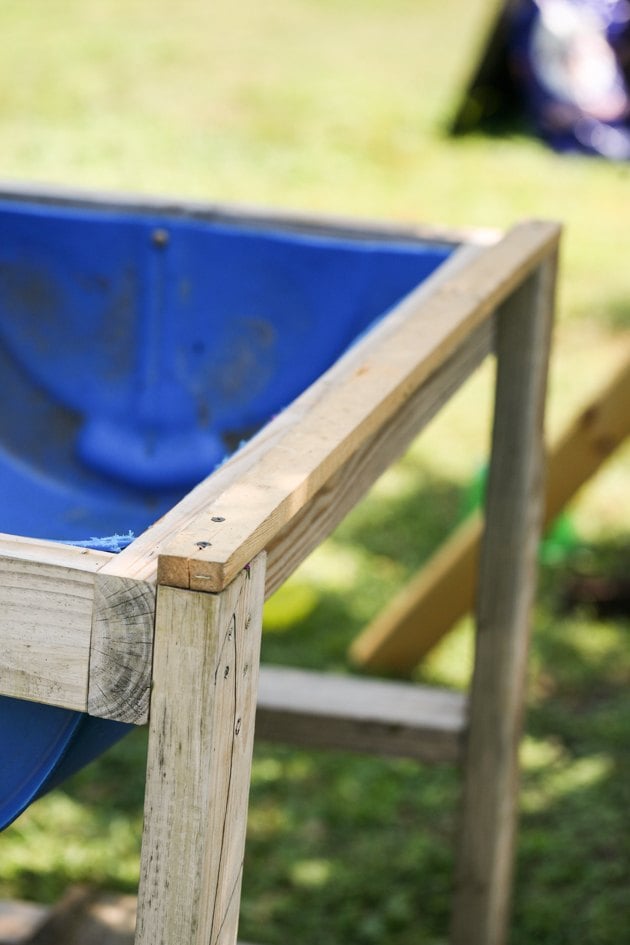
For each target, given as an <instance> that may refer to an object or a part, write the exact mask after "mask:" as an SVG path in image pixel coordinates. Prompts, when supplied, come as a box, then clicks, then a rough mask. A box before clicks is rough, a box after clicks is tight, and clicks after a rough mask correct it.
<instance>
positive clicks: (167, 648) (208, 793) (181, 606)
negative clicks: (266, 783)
mask: <svg viewBox="0 0 630 945" xmlns="http://www.w3.org/2000/svg"><path fill="white" fill-rule="evenodd" d="M264 571H265V562H264V554H263V555H261V556H260V557H258V558H257V559H256V560H255V561H253V562H252V564H251V565H250V566H249V567H248V568H247V569H246V570H245V571H243V572H242V573H241V574H240V575H239V576H238V578H237V579H236V580H235V581H234V582H233V584H232V585H230V587H228V588H227V589H226V590H225V591H224V592H223V593H221V594H219V595H210V594H202V593H196V592H193V591H183V590H181V589H178V588H169V587H160V588H159V590H158V599H157V613H156V639H155V657H154V676H153V678H154V686H153V690H152V697H151V718H150V729H149V731H150V735H149V757H148V765H147V786H146V794H145V826H144V834H143V842H142V863H141V880H140V892H139V913H138V926H137V931H136V940H135V941H136V945H182V943H184V942H185V943H186V945H233V943H234V942H235V941H236V929H237V923H238V911H239V901H240V885H241V875H242V864H243V849H244V843H245V826H246V821H247V800H248V793H249V779H250V769H251V755H252V747H253V736H254V718H255V708H256V688H257V680H258V663H259V650H260V633H261V625H262V605H263V593H264V580H265V578H264Z"/></svg>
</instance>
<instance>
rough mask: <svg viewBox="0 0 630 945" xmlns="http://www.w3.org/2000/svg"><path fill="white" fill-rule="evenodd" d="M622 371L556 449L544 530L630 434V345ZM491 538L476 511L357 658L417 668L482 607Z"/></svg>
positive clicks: (370, 664) (362, 638) (370, 633)
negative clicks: (483, 554)
mask: <svg viewBox="0 0 630 945" xmlns="http://www.w3.org/2000/svg"><path fill="white" fill-rule="evenodd" d="M626 350H627V354H626V355H625V357H623V358H622V363H621V366H620V368H619V369H618V370H617V371H616V373H615V374H614V376H613V378H612V379H611V380H610V381H609V382H608V384H607V385H606V386H605V388H604V389H603V390H601V391H600V392H599V393H598V394H597V395H596V396H595V397H594V398H593V399H592V400H591V401H590V402H589V403H588V404H587V405H585V406H584V407H583V408H582V409H581V410H580V412H579V413H578V415H577V416H576V417H575V418H574V419H573V420H572V421H571V422H570V424H569V425H568V426H567V427H566V429H565V430H564V431H563V433H562V434H561V435H560V436H559V437H557V438H556V440H555V442H554V443H552V445H551V447H550V448H549V456H548V474H547V484H546V501H545V518H544V524H545V525H549V524H551V522H553V520H554V519H555V518H556V516H557V515H558V513H559V512H560V511H561V510H562V508H563V507H564V505H565V504H566V503H567V502H568V501H569V500H570V499H571V498H572V497H573V496H574V495H575V493H576V492H577V491H578V489H580V488H581V486H582V485H584V483H585V482H587V481H588V480H589V479H590V478H591V477H592V476H593V475H594V474H595V473H596V472H597V470H598V469H599V468H600V466H601V465H602V463H604V462H605V461H606V460H607V459H608V457H609V456H610V455H611V454H612V453H613V452H614V451H615V449H616V448H617V447H618V446H619V445H620V444H621V443H622V442H623V440H624V439H625V438H626V437H627V436H628V435H630V343H628V342H626ZM482 533H483V516H482V514H481V513H480V512H475V513H473V514H472V515H470V516H469V517H468V518H467V519H466V521H464V522H463V523H462V524H461V525H460V526H459V527H458V528H457V529H456V530H455V531H454V532H453V534H452V535H451V536H450V537H449V538H448V539H447V540H446V541H445V542H444V544H443V545H442V546H441V547H440V548H439V549H438V550H437V552H436V553H435V554H434V555H433V557H432V558H431V559H430V560H429V561H428V562H427V564H425V565H424V566H423V568H421V570H420V571H419V572H418V574H417V575H416V576H415V577H414V578H413V579H412V580H411V581H410V582H409V584H408V585H407V586H406V587H404V588H403V590H402V591H401V592H400V594H399V595H397V596H396V597H395V598H394V599H393V600H392V601H391V602H390V603H389V604H388V606H387V607H386V609H385V610H384V611H383V612H382V613H381V614H379V615H378V616H377V617H376V619H375V620H374V621H373V622H372V623H371V624H370V625H369V626H368V627H366V629H365V630H364V631H363V633H361V634H360V635H359V636H358V637H357V639H356V640H355V641H354V642H353V644H352V647H351V649H350V654H351V658H352V660H353V662H355V663H356V664H357V665H360V666H364V667H366V668H370V669H389V670H396V671H399V672H406V671H409V670H411V669H412V668H413V667H414V666H415V665H416V664H417V663H418V662H419V661H420V660H421V659H422V658H423V657H424V656H425V655H426V654H427V653H428V651H429V650H430V649H431V647H432V646H434V645H435V644H436V643H438V642H439V640H441V639H442V637H443V636H444V634H445V633H448V631H449V630H450V629H451V627H452V626H453V625H454V624H455V623H456V621H457V620H459V619H460V618H461V617H463V616H464V615H465V614H466V613H468V611H470V610H471V609H472V607H473V604H474V595H475V588H476V580H477V570H478V561H479V546H480V543H481V536H482Z"/></svg>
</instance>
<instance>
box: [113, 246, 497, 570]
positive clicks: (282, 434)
mask: <svg viewBox="0 0 630 945" xmlns="http://www.w3.org/2000/svg"><path fill="white" fill-rule="evenodd" d="M481 252H482V250H481V248H480V247H477V246H465V247H462V248H461V249H459V250H457V251H456V252H455V253H454V254H453V255H452V256H451V257H450V258H449V259H448V261H447V262H446V263H445V264H444V265H443V266H441V267H440V268H439V270H437V271H436V272H435V273H434V274H433V275H432V276H431V277H430V278H429V279H427V280H426V281H425V282H424V283H423V284H422V285H421V286H420V287H419V289H418V290H417V292H416V293H415V297H416V298H417V300H418V301H419V300H420V299H421V298H423V297H425V296H426V297H428V295H430V294H431V292H432V291H433V289H434V288H435V287H436V286H437V285H439V284H441V283H442V282H443V281H444V280H446V279H448V278H449V277H450V275H452V274H453V273H455V272H457V271H459V269H460V268H462V267H463V266H465V265H467V264H468V262H469V261H471V260H472V259H475V258H477V256H479V255H480V253H481ZM405 317H406V313H405V312H402V313H401V312H399V311H393V312H391V313H390V314H389V315H388V316H387V317H386V318H385V319H383V321H382V322H381V323H380V324H379V325H377V326H376V327H375V328H374V329H373V330H372V331H371V332H369V334H368V335H366V336H364V337H363V338H362V339H361V340H360V341H358V342H357V343H356V344H355V345H354V346H353V347H352V348H351V349H350V350H349V351H347V352H346V353H345V354H344V355H343V356H342V357H341V358H339V359H338V361H337V362H336V363H335V364H334V365H333V366H332V367H331V368H330V370H329V371H327V372H326V373H325V374H324V375H323V376H322V377H320V378H319V379H318V380H317V381H316V382H315V383H314V384H313V385H311V387H309V388H308V389H307V390H306V391H304V393H303V394H302V395H301V396H300V397H299V398H298V399H297V400H296V401H294V402H293V403H292V404H291V405H290V406H289V407H287V408H286V409H285V410H283V411H282V412H281V413H280V414H278V416H276V417H274V418H273V420H271V421H270V422H269V423H268V424H266V425H265V426H264V427H263V428H262V429H261V430H260V432H259V433H258V434H257V435H256V436H254V437H253V438H252V439H251V440H250V441H249V443H247V444H246V445H245V446H244V447H242V448H241V449H240V450H239V451H238V452H237V453H235V454H234V455H233V456H232V457H231V458H230V459H229V460H228V461H227V462H226V463H224V464H223V465H222V466H220V467H219V468H218V469H216V470H215V471H214V472H213V473H212V475H211V476H209V477H208V478H207V479H205V480H204V481H203V482H201V483H200V484H199V485H198V486H197V487H196V488H195V489H193V490H191V492H189V493H188V495H187V496H186V498H185V499H184V500H183V502H180V503H179V504H178V505H177V506H175V507H174V508H173V509H172V510H171V511H170V512H169V513H168V514H167V515H165V516H163V517H162V518H161V519H160V520H159V521H158V522H156V523H155V524H154V525H153V526H152V527H151V528H149V529H147V531H146V532H144V533H143V534H142V535H139V536H138V538H136V540H135V541H134V542H132V544H131V545H129V547H128V548H125V549H124V550H123V551H122V552H121V553H120V554H119V555H116V556H115V558H113V559H112V561H111V562H110V563H109V564H108V565H107V566H106V567H105V568H104V569H103V573H105V574H112V575H116V576H120V577H131V578H135V579H137V580H143V581H148V582H152V581H157V579H158V573H157V571H158V556H159V554H160V553H161V552H162V550H163V549H164V547H165V546H166V545H167V544H168V543H169V542H170V541H171V539H172V538H173V536H175V535H178V534H180V533H181V532H183V531H184V530H190V529H191V528H192V526H193V524H197V525H198V524H199V521H200V520H202V524H203V525H204V532H203V534H204V535H205V533H206V531H207V530H208V529H213V528H216V525H217V524H220V523H213V522H212V520H211V519H212V516H211V515H210V514H208V509H209V508H211V506H212V503H213V502H215V501H217V499H218V498H219V497H220V496H221V495H222V494H223V493H224V492H227V491H228V489H230V488H231V487H232V486H233V485H234V484H235V483H237V482H238V481H239V480H240V479H242V478H243V477H244V476H245V475H246V474H249V473H250V472H251V471H252V470H253V469H254V467H256V466H257V464H258V463H259V462H260V461H261V459H262V458H263V457H264V456H265V455H266V454H267V453H269V452H271V451H272V450H273V448H274V447H275V446H276V444H278V443H279V442H281V441H282V440H283V439H284V438H288V437H289V436H290V435H291V431H292V430H293V429H294V428H295V427H296V426H298V425H300V424H301V423H303V422H304V421H305V418H307V417H308V415H309V412H310V411H311V410H312V409H313V408H314V407H315V406H316V405H317V404H318V402H319V401H320V399H321V398H322V397H323V396H325V395H327V394H328V393H329V392H330V391H331V390H334V389H336V387H337V386H338V384H339V383H340V382H341V380H342V379H343V378H344V377H347V376H349V375H352V374H353V373H354V372H356V371H359V370H360V369H361V367H362V365H363V364H364V362H365V360H366V358H369V357H372V356H373V357H377V355H378V352H379V351H380V349H381V347H382V345H383V344H384V343H385V341H386V340H387V339H388V338H389V337H390V336H391V335H392V334H393V333H394V332H395V331H396V330H397V327H398V325H399V323H400V322H401V320H404V318H405ZM197 540H199V538H198V539H197ZM201 540H205V539H204V538H203V537H202V538H201Z"/></svg>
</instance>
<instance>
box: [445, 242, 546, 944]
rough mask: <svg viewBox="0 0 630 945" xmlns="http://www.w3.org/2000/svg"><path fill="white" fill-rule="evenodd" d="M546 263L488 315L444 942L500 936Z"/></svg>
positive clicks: (539, 422) (536, 497)
mask: <svg viewBox="0 0 630 945" xmlns="http://www.w3.org/2000/svg"><path fill="white" fill-rule="evenodd" d="M555 263H556V261H555V258H553V257H552V258H550V259H549V260H547V261H545V263H544V264H543V265H541V267H540V268H539V270H538V271H537V272H536V273H535V274H533V275H532V276H530V277H529V279H528V280H527V281H526V282H525V283H524V284H523V285H522V286H521V288H519V289H518V290H517V292H516V293H515V294H514V296H513V297H512V298H511V299H510V300H509V302H507V303H506V304H505V305H504V306H503V307H502V309H501V311H500V312H499V313H498V315H497V380H496V399H495V413H494V429H493V437H492V454H491V461H490V471H489V480H488V495H487V502H486V528H485V532H484V542H483V548H482V557H481V566H480V578H479V595H478V604H477V645H476V652H475V669H474V674H473V682H472V689H471V696H470V724H469V731H468V738H467V743H466V759H467V763H466V767H465V783H464V798H463V805H462V820H461V830H460V832H459V835H458V846H459V850H458V858H457V873H456V888H455V900H454V909H453V925H452V939H451V941H452V945H503V943H504V942H505V939H506V932H507V924H508V914H509V906H510V898H511V887H512V873H513V861H514V840H515V832H516V812H517V806H518V784H519V778H518V744H519V740H520V735H521V728H522V716H523V707H524V700H525V676H526V669H527V653H528V644H529V634H530V621H531V610H532V605H533V598H534V593H535V585H536V580H535V578H536V553H537V547H538V540H539V536H540V529H541V526H542V519H543V495H544V492H543V488H542V486H543V483H542V472H543V452H544V448H543V415H544V407H545V399H546V382H547V370H548V358H549V346H550V336H551V324H552V320H553V309H554V288H555V274H556V264H555Z"/></svg>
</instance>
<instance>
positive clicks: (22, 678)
mask: <svg viewBox="0 0 630 945" xmlns="http://www.w3.org/2000/svg"><path fill="white" fill-rule="evenodd" d="M110 557H111V555H107V554H106V553H103V552H94V551H86V550H85V549H82V548H73V547H69V546H68V547H66V546H64V545H58V544H56V543H54V542H40V541H34V540H32V539H24V538H15V537H13V536H10V535H2V536H0V644H1V645H0V693H2V694H3V695H7V696H14V697H16V698H19V699H27V700H32V701H36V702H46V703H49V704H51V705H57V706H62V707H64V708H69V709H77V710H79V711H85V709H86V707H87V686H88V668H89V657H90V637H91V629H92V603H93V599H94V576H95V573H96V571H97V570H98V569H99V568H100V567H102V566H103V564H104V563H106V562H108V561H109V559H110Z"/></svg>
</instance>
